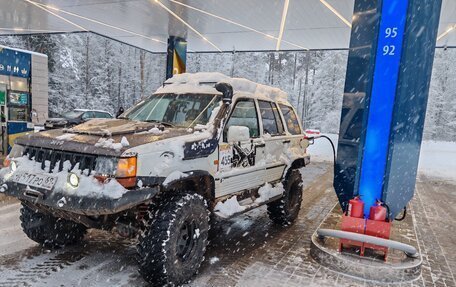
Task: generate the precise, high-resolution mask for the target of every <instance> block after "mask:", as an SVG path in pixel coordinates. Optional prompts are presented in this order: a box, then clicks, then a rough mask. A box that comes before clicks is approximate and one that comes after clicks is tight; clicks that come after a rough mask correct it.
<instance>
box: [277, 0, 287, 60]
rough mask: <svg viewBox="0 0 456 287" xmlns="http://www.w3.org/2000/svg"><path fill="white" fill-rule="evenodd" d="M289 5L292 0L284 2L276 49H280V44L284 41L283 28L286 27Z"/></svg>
mask: <svg viewBox="0 0 456 287" xmlns="http://www.w3.org/2000/svg"><path fill="white" fill-rule="evenodd" d="M289 5H290V0H285V3H284V4H283V12H282V20H281V21H280V30H279V38H278V39H277V45H276V51H279V50H280V44H281V42H282V37H283V30H284V29H285V23H286V21H287V15H288V6H289Z"/></svg>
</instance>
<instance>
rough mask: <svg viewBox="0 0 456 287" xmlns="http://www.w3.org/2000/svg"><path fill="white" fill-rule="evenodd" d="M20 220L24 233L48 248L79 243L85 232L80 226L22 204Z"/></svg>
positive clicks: (84, 228)
mask: <svg viewBox="0 0 456 287" xmlns="http://www.w3.org/2000/svg"><path fill="white" fill-rule="evenodd" d="M20 219H21V225H22V229H23V230H24V233H25V234H26V235H27V236H28V237H29V238H30V239H32V240H33V241H35V242H37V243H39V244H40V245H42V246H45V247H49V248H58V247H63V246H68V245H73V244H76V243H79V242H80V241H81V240H82V239H83V238H84V235H85V233H86V231H87V229H86V227H84V226H83V225H81V224H78V223H76V222H73V221H70V220H66V219H62V218H57V217H54V216H52V215H51V214H46V213H42V212H39V211H38V210H35V209H32V208H30V207H29V206H27V205H25V204H22V208H21V216H20Z"/></svg>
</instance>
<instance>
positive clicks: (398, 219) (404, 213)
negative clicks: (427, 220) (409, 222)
mask: <svg viewBox="0 0 456 287" xmlns="http://www.w3.org/2000/svg"><path fill="white" fill-rule="evenodd" d="M406 216H407V206H404V212H403V213H402V216H401V217H400V218H394V220H397V221H402V220H404V219H405V217H406Z"/></svg>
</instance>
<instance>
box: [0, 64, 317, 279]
mask: <svg viewBox="0 0 456 287" xmlns="http://www.w3.org/2000/svg"><path fill="white" fill-rule="evenodd" d="M308 145H309V142H308V140H307V139H306V136H305V134H304V132H303V131H302V127H301V125H300V123H299V121H298V119H297V116H296V112H295V110H294V109H293V108H292V107H291V105H290V104H289V103H288V101H287V95H286V94H285V93H284V92H282V91H281V90H279V89H275V88H271V87H267V86H264V85H260V84H256V83H253V82H250V81H248V80H245V79H233V78H229V77H226V76H224V75H221V74H209V73H198V74H182V75H178V76H175V77H173V78H171V79H169V80H168V81H166V82H165V84H164V85H163V87H161V88H159V89H158V90H157V92H156V93H154V94H153V95H152V96H150V97H149V98H147V99H145V100H143V101H142V102H140V103H138V104H137V105H135V106H134V107H133V108H131V109H129V110H128V111H126V112H125V113H124V114H123V115H122V116H121V117H120V118H118V119H94V120H90V121H88V122H86V123H83V124H81V125H78V126H76V127H73V128H70V129H63V130H62V129H61V130H49V131H44V132H40V133H36V134H33V135H28V136H25V137H22V138H19V139H17V141H16V144H15V145H14V147H13V149H12V151H11V153H10V154H9V156H8V157H7V159H6V160H5V166H6V167H5V168H3V169H2V170H1V171H0V173H1V180H2V183H1V184H2V185H1V187H0V191H1V192H3V193H5V194H7V195H10V196H14V197H16V198H18V199H19V200H21V202H22V209H21V221H22V227H23V229H24V232H25V233H26V234H27V236H28V237H30V238H31V239H32V240H34V241H36V242H38V243H40V244H43V245H47V246H63V245H69V244H73V243H77V242H78V241H80V240H81V239H82V238H83V236H84V234H85V232H86V230H87V229H88V228H97V229H105V230H111V229H115V230H117V231H118V232H119V233H120V234H121V235H124V236H131V237H133V236H138V247H137V250H138V258H139V271H140V273H141V274H142V275H143V277H144V278H145V279H146V280H147V281H149V282H152V283H153V284H156V285H166V284H170V285H178V284H181V283H183V282H186V281H187V280H189V279H190V278H191V277H192V275H193V274H194V273H195V272H196V271H197V270H198V267H199V266H200V264H201V262H202V261H203V259H204V252H205V250H206V245H207V244H208V241H207V237H208V230H209V227H210V222H209V218H210V214H211V213H213V214H214V216H218V217H223V218H228V217H231V216H234V215H237V214H239V213H242V212H246V211H248V210H251V209H253V208H256V207H259V206H261V205H266V204H267V206H268V213H269V216H270V218H271V219H272V220H273V221H274V222H276V223H278V224H281V225H288V224H290V223H291V222H293V220H294V219H295V218H296V217H297V215H298V212H299V209H300V206H301V199H302V180H301V174H300V172H299V171H298V169H300V168H301V167H304V166H305V165H307V164H308V162H309V156H308V155H307V154H306V148H307V147H308Z"/></svg>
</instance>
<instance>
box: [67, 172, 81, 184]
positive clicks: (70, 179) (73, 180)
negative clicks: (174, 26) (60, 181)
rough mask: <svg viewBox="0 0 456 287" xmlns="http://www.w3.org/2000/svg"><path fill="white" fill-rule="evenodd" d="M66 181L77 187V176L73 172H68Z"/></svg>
mask: <svg viewBox="0 0 456 287" xmlns="http://www.w3.org/2000/svg"><path fill="white" fill-rule="evenodd" d="M68 183H69V184H70V185H71V186H72V187H78V185H79V176H78V175H77V174H75V173H69V174H68Z"/></svg>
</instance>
